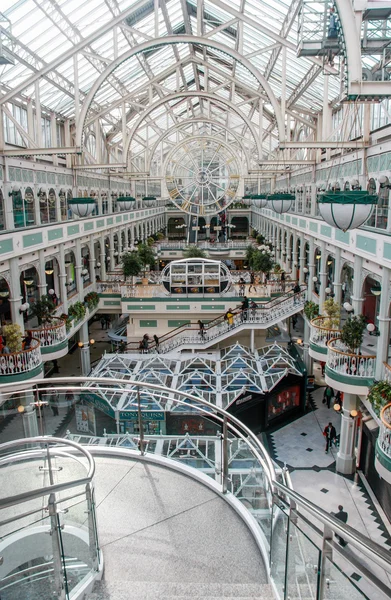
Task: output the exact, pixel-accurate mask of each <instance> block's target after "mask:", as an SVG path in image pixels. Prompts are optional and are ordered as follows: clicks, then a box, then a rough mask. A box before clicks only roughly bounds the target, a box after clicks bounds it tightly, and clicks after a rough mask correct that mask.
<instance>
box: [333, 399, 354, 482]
mask: <svg viewBox="0 0 391 600" xmlns="http://www.w3.org/2000/svg"><path fill="white" fill-rule="evenodd" d="M356 408H357V397H356V395H355V394H347V393H346V392H344V395H343V409H342V414H341V435H340V438H339V450H338V454H337V465H336V469H337V471H338V473H343V474H344V475H350V474H351V473H354V471H355V469H356V455H355V445H356V419H355V418H354V419H353V418H352V417H351V416H350V411H351V410H353V409H356Z"/></svg>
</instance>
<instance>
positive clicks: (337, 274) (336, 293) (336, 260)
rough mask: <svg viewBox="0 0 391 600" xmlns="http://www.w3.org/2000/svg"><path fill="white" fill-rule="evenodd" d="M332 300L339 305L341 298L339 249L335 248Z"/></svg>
mask: <svg viewBox="0 0 391 600" xmlns="http://www.w3.org/2000/svg"><path fill="white" fill-rule="evenodd" d="M333 288H334V300H335V302H337V304H341V298H342V283H341V248H338V247H336V248H335V256H334V281H333Z"/></svg>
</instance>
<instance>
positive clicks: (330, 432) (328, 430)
mask: <svg viewBox="0 0 391 600" xmlns="http://www.w3.org/2000/svg"><path fill="white" fill-rule="evenodd" d="M323 435H324V437H325V438H326V449H325V453H326V454H328V452H329V448H331V447H332V445H333V442H334V444H335V445H336V440H337V432H336V431H335V427H334V425H333V424H332V423H329V424H328V425H326V427H325V428H324V431H323Z"/></svg>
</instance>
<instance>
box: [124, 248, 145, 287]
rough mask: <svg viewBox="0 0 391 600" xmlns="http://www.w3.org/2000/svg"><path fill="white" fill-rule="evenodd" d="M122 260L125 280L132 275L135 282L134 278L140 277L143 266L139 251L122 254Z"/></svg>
mask: <svg viewBox="0 0 391 600" xmlns="http://www.w3.org/2000/svg"><path fill="white" fill-rule="evenodd" d="M121 262H122V273H123V274H124V277H125V281H126V279H127V278H128V277H131V278H132V284H133V281H134V280H133V278H134V277H138V276H139V275H140V272H141V270H142V268H143V265H142V264H141V260H140V257H139V254H138V252H126V253H125V254H123V255H122V258H121Z"/></svg>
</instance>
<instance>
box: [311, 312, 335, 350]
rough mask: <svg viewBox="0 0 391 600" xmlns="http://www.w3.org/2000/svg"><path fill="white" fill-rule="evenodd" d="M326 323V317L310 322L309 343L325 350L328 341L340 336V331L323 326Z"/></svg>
mask: <svg viewBox="0 0 391 600" xmlns="http://www.w3.org/2000/svg"><path fill="white" fill-rule="evenodd" d="M327 321H328V317H316V318H315V319H313V320H312V321H311V324H310V343H313V344H316V345H317V346H322V347H323V348H326V347H327V344H328V343H329V341H330V340H333V339H335V338H338V337H339V336H340V333H341V330H340V329H337V328H330V327H325V326H324V323H327Z"/></svg>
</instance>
